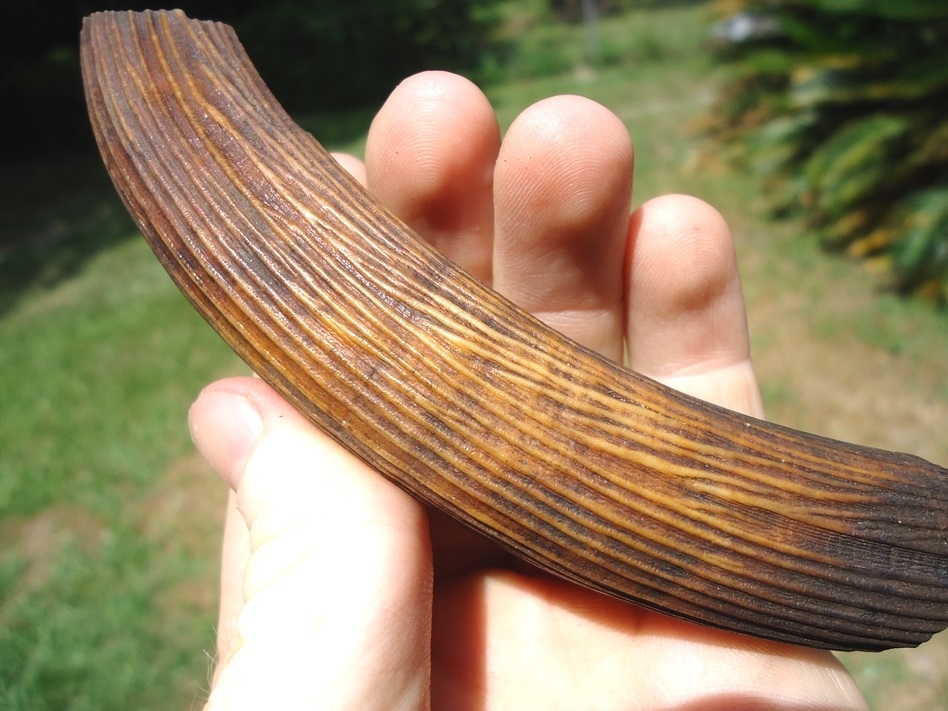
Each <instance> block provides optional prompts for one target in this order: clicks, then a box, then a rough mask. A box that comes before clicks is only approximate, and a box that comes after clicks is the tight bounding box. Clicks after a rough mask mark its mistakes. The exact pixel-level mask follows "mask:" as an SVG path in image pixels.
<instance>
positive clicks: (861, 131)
mask: <svg viewBox="0 0 948 711" xmlns="http://www.w3.org/2000/svg"><path fill="white" fill-rule="evenodd" d="M719 7H720V8H721V9H722V10H724V11H726V12H728V13H729V14H730V16H731V17H734V16H741V17H743V18H744V19H745V20H750V21H751V24H754V23H756V28H757V29H758V33H757V35H756V36H754V35H753V34H751V35H749V36H744V37H742V38H741V39H740V41H734V40H733V38H732V41H726V40H725V39H724V38H723V37H719V42H720V44H719V45H718V51H719V53H720V55H721V56H722V57H724V58H725V60H726V61H727V62H728V63H729V65H730V68H731V70H732V75H731V78H730V80H729V82H728V83H727V85H726V86H725V88H724V89H723V91H722V93H721V95H720V97H719V99H718V101H717V103H716V104H715V106H714V108H713V110H712V120H711V131H712V133H713V134H714V135H716V136H717V137H719V138H720V139H722V140H723V141H725V142H726V143H727V144H728V145H730V146H731V148H732V155H733V157H735V158H736V159H738V160H739V161H741V162H742V163H743V164H744V165H745V166H747V167H748V168H750V169H751V170H753V171H755V172H756V173H757V174H758V175H759V176H760V177H761V179H762V181H763V184H764V186H765V188H766V189H767V191H768V192H769V194H770V195H771V197H772V199H773V205H774V208H775V210H776V211H778V212H789V211H802V212H803V213H804V214H805V216H806V219H807V221H808V223H809V224H810V225H811V226H812V227H813V228H814V229H815V230H816V231H817V232H818V233H819V234H820V236H821V239H822V240H823V242H824V244H826V245H827V246H828V247H830V248H834V249H840V250H846V251H847V252H848V253H850V254H853V255H856V256H859V257H864V258H870V259H872V260H873V262H874V264H875V265H877V266H880V267H881V268H882V269H884V270H885V271H886V272H887V273H888V274H889V275H890V279H891V285H892V286H893V287H894V288H895V289H897V290H898V291H900V292H903V293H911V292H914V293H919V294H922V295H925V296H928V297H931V298H933V299H935V300H936V301H940V302H942V303H944V302H946V301H948V221H946V212H948V208H946V205H948V4H945V3H944V2H943V1H942V0H910V1H907V2H882V1H881V0H770V1H767V0H731V1H729V2H720V3H719Z"/></svg>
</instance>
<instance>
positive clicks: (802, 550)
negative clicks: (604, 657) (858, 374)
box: [82, 11, 948, 650]
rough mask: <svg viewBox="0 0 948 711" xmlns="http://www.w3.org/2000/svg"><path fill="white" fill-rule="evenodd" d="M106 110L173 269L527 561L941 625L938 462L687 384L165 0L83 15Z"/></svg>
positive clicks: (680, 612) (837, 638)
mask: <svg viewBox="0 0 948 711" xmlns="http://www.w3.org/2000/svg"><path fill="white" fill-rule="evenodd" d="M82 65H83V77H84V81H85V87H86V93H87V100H88V105H89V111H90V115H91V118H92V124H93V127H94V130H95V134H96V137H97V140H98V143H99V147H100V149H101V151H102V155H103V157H104V160H105V163H106V165H107V167H108V170H109V172H110V174H111V175H112V178H113V181H114V182H115V185H116V188H117V189H118V192H119V193H120V194H121V196H122V199H123V200H124V202H125V205H126V206H127V207H128V209H129V211H130V212H131V214H132V215H133V216H134V218H135V220H136V221H137V223H138V225H139V227H140V228H141V230H142V231H143V232H144V234H145V236H146V238H147V239H148V241H149V243H150V244H151V246H152V248H153V249H154V251H155V254H156V255H157V256H158V258H159V259H160V260H161V262H162V264H163V265H164V267H165V268H166V269H167V271H168V272H169V274H170V275H171V276H172V278H173V279H174V280H175V282H176V283H177V285H178V286H179V288H180V289H181V290H182V291H183V292H184V294H185V295H186V296H187V297H188V298H189V299H190V301H191V303H192V304H193V305H194V307H195V308H196V309H197V310H198V311H199V312H200V313H201V314H203V316H204V317H205V318H206V319H207V321H208V322H209V323H210V324H211V325H212V326H213V327H214V328H215V329H216V330H217V331H218V332H219V333H220V334H221V336H223V338H224V339H225V340H226V341H227V342H228V343H229V344H230V345H231V346H232V347H233V348H234V350H236V351H237V352H238V353H239V354H240V355H241V356H242V357H243V358H244V359H245V360H246V361H247V362H248V363H249V364H250V365H251V367H253V369H254V370H255V371H256V372H257V373H259V374H260V375H261V376H262V377H263V378H264V379H265V380H266V381H268V382H269V383H270V384H271V385H273V386H274V387H275V388H276V389H277V390H279V391H280V392H281V393H282V394H283V395H284V396H285V397H286V398H287V399H288V400H289V401H290V402H292V403H293V404H294V406H295V407H297V408H298V409H299V410H300V411H301V412H302V413H304V414H305V415H306V416H307V417H308V418H309V419H310V420H311V421H312V422H314V423H315V424H316V425H318V426H319V427H321V428H322V429H324V430H325V431H326V432H328V433H330V434H331V435H332V436H333V437H335V438H336V439H337V440H338V441H339V442H340V443H342V444H343V445H344V446H345V447H347V448H348V449H349V450H351V451H352V452H354V453H356V454H357V455H358V456H360V457H362V458H363V459H365V460H366V461H367V462H369V463H371V464H372V465H373V466H374V467H376V468H377V469H378V470H379V471H380V472H382V473H383V474H385V475H386V476H388V477H390V478H391V479H393V480H394V481H395V482H397V483H398V484H399V485H400V486H402V487H403V488H405V489H406V490H407V491H409V492H411V493H412V494H414V495H415V496H417V497H419V498H421V499H423V500H424V501H426V502H429V503H431V504H433V505H434V506H437V507H439V508H441V509H443V510H445V511H447V512H448V513H450V514H451V515H452V516H454V517H456V518H457V519H459V520H460V521H462V522H464V523H465V524H467V525H468V526H470V527H471V528H474V529H476V530H477V531H480V532H482V533H483V534H485V535H487V536H488V537H490V538H492V539H493V540H495V541H497V542H499V543H501V544H502V545H504V546H506V547H507V548H508V549H510V550H512V551H514V552H515V553H517V554H518V555H520V556H522V557H524V558H526V559H528V560H530V561H532V562H534V563H536V564H537V565H539V566H541V567H543V568H545V569H547V570H549V571H552V572H554V573H557V574H559V575H561V576H564V577H566V578H569V579H571V580H573V581H576V582H578V583H581V584H583V585H586V586H589V587H592V588H595V589H597V590H600V591H602V592H604V593H608V594H610V595H614V596H617V597H620V598H623V599H627V600H631V601H635V602H637V603H640V604H642V605H646V606H648V607H651V608H654V609H657V610H661V611H664V612H667V613H669V614H671V615H675V616H678V617H681V618H685V619H688V620H693V621H697V622H700V623H704V624H707V625H712V626H718V627H722V628H726V629H730V630H737V631H740V632H744V633H747V634H751V635H756V636H760V637H764V638H769V639H775V640H784V641H788V642H794V643H799V644H805V645H811V646H817V647H829V648H834V649H870V650H877V649H884V648H887V647H891V646H904V645H916V644H919V643H920V642H923V641H924V640H926V639H928V638H929V637H930V636H931V635H932V634H933V633H934V632H936V631H938V630H941V629H943V628H944V627H945V626H946V625H948V532H946V529H948V471H946V470H945V469H942V468H940V467H938V466H935V465H933V464H930V463H928V462H925V461H924V460H921V459H918V458H916V457H912V456H908V455H901V454H893V453H889V452H883V451H879V450H874V449H869V448H865V447H859V446H853V445H848V444H843V443H841V442H835V441H832V440H828V439H824V438H821V437H816V436H813V435H808V434H803V433H800V432H796V431H793V430H790V429H786V428H783V427H780V426H777V425H774V424H769V423H766V422H763V421H758V420H755V419H752V418H749V417H746V416H743V415H740V414H737V413H734V412H731V411H728V410H725V409H722V408H719V407H715V406H713V405H710V404H708V403H705V402H701V401H699V400H696V399H693V398H690V397H687V396H685V395H681V394H679V393H677V392H674V391H672V390H670V389H668V388H666V387H663V386H661V385H659V384H657V383H655V382H653V381H651V380H649V379H647V378H645V377H642V376H640V375H638V374H636V373H632V372H628V371H626V370H623V369H621V368H620V367H618V366H616V365H615V364H613V363H611V362H609V361H607V360H605V359H604V358H602V357H600V356H598V355H597V354H595V353H592V352H590V351H588V350H586V349H584V348H582V347H580V346H579V345H577V344H575V343H573V342H572V341H570V340H568V339H567V338H565V337H563V336H561V335H560V334H558V333H556V332H554V331H552V330H551V329H549V328H548V327H546V326H544V325H543V324H542V323H540V322H539V321H537V320H536V319H534V318H533V317H531V316H529V315H528V314H526V313H524V312H523V311H521V310H520V309H518V308H517V307H515V306H514V305H512V304H511V303H509V302H508V301H506V300H505V299H503V298H502V297H500V296H498V295H497V294H496V293H494V292H493V291H491V290H490V289H488V288H486V287H484V286H483V285H482V284H480V283H479V282H478V281H476V280H475V279H473V278H472V277H470V276H469V275H467V274H466V273H465V272H463V271H462V270H461V269H459V268H458V267H456V266H455V265H453V264H451V263H450V262H448V261H447V260H445V259H444V258H442V257H441V256H439V255H438V254H437V253H436V252H434V251H433V250H432V249H431V248H430V247H429V246H428V245H426V244H424V243H423V242H422V241H420V240H419V239H418V238H417V237H415V236H414V235H412V233H411V232H410V230H409V229H408V228H406V227H405V225H404V224H402V223H401V222H400V221H399V220H398V219H397V218H396V217H394V216H393V215H391V214H390V213H389V212H388V211H386V210H385V209H384V208H383V207H381V206H380V205H378V204H377V203H376V202H375V201H374V200H373V198H372V197H371V196H370V195H369V194H368V193H366V191H365V190H363V189H362V188H361V186H359V185H358V184H357V183H356V182H355V181H354V180H353V179H352V178H350V177H349V176H348V174H346V172H345V171H344V170H342V169H341V168H340V167H339V166H338V165H337V164H336V163H335V162H334V161H333V160H332V159H331V158H330V157H329V155H328V154H327V153H326V152H325V151H324V150H323V149H322V147H321V146H319V144H318V143H316V141H315V140H313V138H312V137H311V136H310V135H309V134H307V133H305V132H304V131H302V130H301V129H299V128H298V127H297V126H296V125H294V124H293V122H292V121H291V119H290V118H289V117H288V116H287V115H286V114H285V113H284V111H283V110H282V109H281V108H280V106H279V104H278V103H277V102H276V100H275V99H274V98H273V96H272V95H271V94H270V92H269V91H268V90H267V88H266V86H265V85H264V84H263V82H262V81H261V79H260V78H259V76H258V75H257V73H256V71H255V70H254V69H253V66H252V65H251V63H250V61H249V59H248V58H247V56H246V54H245V53H244V51H243V49H242V47H241V46H240V44H239V42H238V40H237V38H236V36H235V34H234V33H233V31H232V30H231V29H230V28H229V27H226V26H224V25H221V24H217V23H209V22H197V21H192V20H189V19H188V18H187V17H185V16H184V15H183V14H182V13H180V12H177V11H176V12H146V13H99V14H96V15H92V16H90V17H89V18H87V19H86V22H85V24H84V27H83V31H82Z"/></svg>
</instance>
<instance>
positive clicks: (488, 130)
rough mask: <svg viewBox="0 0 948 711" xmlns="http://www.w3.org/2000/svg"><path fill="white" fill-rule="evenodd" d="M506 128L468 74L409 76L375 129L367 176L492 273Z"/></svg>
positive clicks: (480, 270)
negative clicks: (496, 187) (498, 163)
mask: <svg viewBox="0 0 948 711" xmlns="http://www.w3.org/2000/svg"><path fill="white" fill-rule="evenodd" d="M499 147H500V128H499V125H498V123H497V118H496V116H495V115H494V110H493V108H492V107H491V105H490V102H489V101H488V100H487V97H486V96H484V94H483V92H482V91H481V90H480V89H478V88H477V86H476V85H475V84H473V83H472V82H471V81H469V80H468V79H465V78H464V77H461V76H458V75H456V74H451V73H449V72H440V71H437V72H436V71H431V72H422V73H420V74H416V75H414V76H412V77H409V78H408V79H405V80H404V81H403V82H402V83H401V84H399V85H398V87H396V88H395V90H394V91H393V92H392V94H391V95H390V96H389V98H388V100H387V101H386V102H385V104H384V105H383V107H382V109H381V110H380V111H379V113H378V115H377V116H376V117H375V120H374V121H373V122H372V126H371V128H370V129H369V135H368V139H367V141H366V148H365V155H366V175H367V180H368V185H369V188H370V189H371V190H372V192H373V193H374V194H375V195H376V197H377V198H378V199H379V200H380V201H381V202H382V203H383V204H385V205H386V206H387V207H388V208H389V209H391V210H392V211H393V212H394V213H395V214H397V215H398V216H399V217H400V218H401V219H403V220H404V221H405V222H406V223H407V224H408V225H409V226H410V227H412V229H414V230H415V231H416V232H418V233H419V234H420V235H421V236H422V237H424V238H425V239H426V240H428V241H429V242H431V243H432V244H433V245H434V246H435V247H436V248H437V249H438V250H439V251H441V252H442V254H444V255H445V256H446V257H448V258H449V259H451V260H453V261H455V262H457V263H458V264H460V265H461V266H463V267H464V268H465V269H467V270H468V271H470V272H471V273H473V274H474V275H475V276H477V277H479V278H480V279H482V280H484V281H488V280H489V279H490V249H491V231H492V220H493V217H492V215H493V207H492V195H491V187H492V184H493V169H494V161H495V159H496V157H497V151H498V150H499Z"/></svg>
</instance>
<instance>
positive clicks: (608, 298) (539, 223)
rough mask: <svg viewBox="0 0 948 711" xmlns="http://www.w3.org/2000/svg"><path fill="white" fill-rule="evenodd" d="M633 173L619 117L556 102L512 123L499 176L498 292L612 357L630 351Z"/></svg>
mask: <svg viewBox="0 0 948 711" xmlns="http://www.w3.org/2000/svg"><path fill="white" fill-rule="evenodd" d="M632 167H633V150H632V142H631V139H630V138H629V133H628V131H627V130H626V128H625V126H624V125H623V124H622V122H621V121H620V120H619V119H618V118H617V117H616V116H615V114H613V113H612V112H611V111H609V110H608V109H606V108H605V107H603V106H602V105H600V104H598V103H596V102H594V101H592V100H590V99H586V98H583V97H579V96H557V97H552V98H549V99H545V100H543V101H540V102H537V103H536V104H534V105H532V106H530V107H529V108H528V109H526V110H525V111H524V112H523V113H522V114H521V115H520V116H519V117H518V118H517V119H516V121H514V123H513V124H512V125H511V127H510V129H509V130H508V131H507V135H506V136H505V138H504V142H503V145H502V147H501V150H500V155H499V157H498V161H497V169H496V172H495V185H494V194H495V199H494V203H495V213H496V216H495V246H494V269H495V281H494V287H495V288H496V289H497V290H498V291H500V292H501V293H503V294H504V295H506V296H508V297H509V298H511V299H512V300H513V301H515V302H516V303H517V304H519V305H520V306H521V307H523V308H525V309H527V310H528V311H530V312H532V313H534V314H537V315H538V316H540V317H541V318H542V319H543V320H545V321H546V322H547V323H549V324H550V325H551V326H553V327H554V328H556V329H558V330H560V331H562V332H564V333H566V334H567V335H569V336H570V337H572V338H574V339H577V340H579V341H581V342H582V343H584V345H587V346H589V347H591V348H594V349H595V350H597V351H599V352H601V353H603V354H605V355H608V356H609V357H616V356H618V355H619V354H621V352H622V314H623V308H622V306H623V304H622V284H623V275H622V270H621V264H622V255H623V253H624V250H625V244H626V231H627V227H628V219H629V207H630V202H631V192H632Z"/></svg>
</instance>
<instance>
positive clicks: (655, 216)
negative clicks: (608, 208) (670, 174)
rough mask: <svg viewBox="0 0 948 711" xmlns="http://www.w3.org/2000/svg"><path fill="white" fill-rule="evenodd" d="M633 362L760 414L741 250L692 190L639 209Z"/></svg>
mask: <svg viewBox="0 0 948 711" xmlns="http://www.w3.org/2000/svg"><path fill="white" fill-rule="evenodd" d="M627 273H628V293H627V297H626V298H627V301H628V313H627V317H626V334H627V341H628V360H629V366H630V367H631V368H633V369H634V370H637V371H639V372H641V373H644V374H646V375H649V376H651V377H654V378H657V379H659V380H662V381H664V382H666V383H668V384H674V385H675V386H676V387H679V388H680V389H683V390H686V391H688V392H690V393H691V394H694V395H697V396H699V397H703V398H704V399H709V400H712V401H715V402H718V404H721V405H724V406H726V407H731V408H732V409H740V410H742V411H744V412H748V413H749V414H753V415H755V416H760V415H761V414H762V407H761V405H760V400H759V393H758V390H757V385H756V379H755V377H754V373H753V368H752V366H751V363H750V339H749V336H748V330H747V315H746V311H745V307H744V295H743V290H742V288H741V279H740V273H739V270H738V265H737V255H736V252H735V249H734V243H733V239H732V236H731V231H730V228H729V227H728V224H727V221H726V220H725V219H724V217H723V216H722V215H721V213H720V212H718V211H717V210H716V209H715V208H713V207H712V206H711V205H709V204H707V203H706V202H704V201H702V200H699V199H697V198H694V197H690V196H686V195H665V196H663V197H660V198H655V199H654V200H650V201H648V202H646V203H645V204H644V205H642V206H641V207H640V208H639V209H638V210H636V211H635V212H634V213H633V215H632V219H631V220H630V227H629V249H628V250H627Z"/></svg>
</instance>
